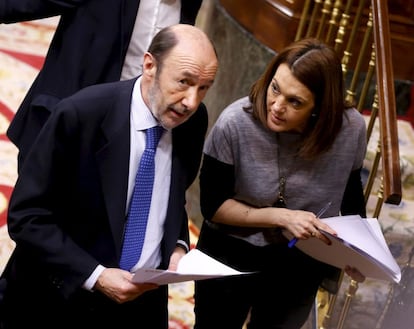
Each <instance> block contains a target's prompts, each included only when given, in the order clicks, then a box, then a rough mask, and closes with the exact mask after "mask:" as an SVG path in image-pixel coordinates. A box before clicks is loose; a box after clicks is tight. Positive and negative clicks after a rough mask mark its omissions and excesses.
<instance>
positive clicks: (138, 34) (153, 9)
mask: <svg viewBox="0 0 414 329" xmlns="http://www.w3.org/2000/svg"><path fill="white" fill-rule="evenodd" d="M180 16H181V0H141V1H140V3H139V8H138V13H137V17H136V19H135V25H134V30H133V32H132V36H131V41H130V42H129V47H128V51H127V54H126V57H125V62H124V65H123V68H122V73H121V80H127V79H131V78H134V77H137V76H138V75H140V74H141V72H142V59H143V56H144V53H145V52H146V51H147V50H148V47H149V45H150V43H151V40H152V38H153V37H154V36H155V34H157V32H158V31H160V30H161V29H163V28H164V27H167V26H170V25H174V24H178V23H179V22H180Z"/></svg>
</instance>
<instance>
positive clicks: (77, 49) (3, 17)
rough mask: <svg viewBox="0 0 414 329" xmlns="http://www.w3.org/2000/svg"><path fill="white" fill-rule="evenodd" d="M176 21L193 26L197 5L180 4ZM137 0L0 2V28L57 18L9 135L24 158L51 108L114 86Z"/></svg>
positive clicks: (192, 1)
mask: <svg viewBox="0 0 414 329" xmlns="http://www.w3.org/2000/svg"><path fill="white" fill-rule="evenodd" d="M181 2H182V6H181V7H182V9H181V22H182V23H189V24H194V22H195V19H196V16H197V13H198V10H199V8H200V6H201V2H202V0H182V1H181ZM139 3H140V1H139V0H2V1H0V23H14V22H18V21H26V20H33V19H38V18H45V17H50V16H56V15H61V19H60V22H59V25H58V27H57V30H56V33H55V35H54V37H53V40H52V42H51V45H50V48H49V51H48V54H47V56H46V59H45V63H44V66H43V68H42V70H41V71H40V73H39V75H38V76H37V78H36V79H35V81H34V83H33V85H32V86H31V88H30V90H29V92H28V94H27V96H26V97H25V99H24V101H23V102H22V104H21V106H20V107H19V109H18V111H17V113H16V115H15V117H14V119H13V121H12V123H11V125H10V127H9V129H8V131H7V135H8V137H9V138H10V140H11V141H12V142H13V143H14V144H15V145H16V146H17V147H18V148H19V158H20V160H23V159H24V157H25V156H26V154H27V152H28V150H29V148H30V146H31V145H32V142H33V140H34V138H35V137H36V136H37V134H38V133H39V130H40V128H41V127H42V126H43V124H44V122H45V120H46V118H47V117H48V116H49V114H50V111H51V109H52V108H53V106H54V105H55V104H56V103H57V102H58V101H59V100H60V99H62V98H64V97H67V96H70V95H72V94H73V93H74V92H76V91H78V90H80V89H81V88H84V87H86V86H89V85H93V84H97V83H103V82H111V81H117V80H119V79H120V76H121V70H122V65H123V62H124V58H125V54H126V51H127V48H128V45H129V40H130V38H131V34H132V30H133V27H134V23H135V18H136V14H137V11H138V6H139Z"/></svg>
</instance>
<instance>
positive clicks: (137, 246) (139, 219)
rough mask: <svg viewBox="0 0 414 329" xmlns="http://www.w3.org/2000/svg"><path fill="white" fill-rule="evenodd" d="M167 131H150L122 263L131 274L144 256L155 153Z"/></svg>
mask: <svg viewBox="0 0 414 329" xmlns="http://www.w3.org/2000/svg"><path fill="white" fill-rule="evenodd" d="M163 131H164V129H163V128H162V127H161V126H155V127H152V128H149V129H147V133H146V135H147V136H146V146H145V150H144V153H143V154H142V157H141V161H140V163H139V168H138V172H137V175H136V177H135V187H134V192H133V194H132V198H131V204H130V207H129V212H128V216H127V223H126V229H125V234H124V244H123V247H122V254H121V260H120V263H119V265H120V267H121V268H122V269H124V270H128V271H129V270H130V269H131V268H132V267H133V266H134V265H135V264H136V263H137V262H138V260H139V258H140V257H141V251H142V246H143V244H144V239H145V230H146V227H147V220H148V213H149V209H150V205H151V197H152V187H153V185H154V171H155V169H154V168H155V165H154V157H155V151H156V149H157V145H158V142H159V140H160V138H161V135H162V133H163Z"/></svg>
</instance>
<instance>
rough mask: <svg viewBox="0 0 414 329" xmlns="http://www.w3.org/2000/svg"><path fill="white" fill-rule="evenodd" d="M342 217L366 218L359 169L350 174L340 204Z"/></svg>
mask: <svg viewBox="0 0 414 329" xmlns="http://www.w3.org/2000/svg"><path fill="white" fill-rule="evenodd" d="M341 214H342V215H344V216H345V215H355V214H358V215H360V216H361V217H367V214H366V208H365V198H364V191H363V187H362V181H361V168H360V169H357V170H354V171H352V172H351V175H350V176H349V178H348V183H347V185H346V188H345V192H344V196H343V198H342V203H341Z"/></svg>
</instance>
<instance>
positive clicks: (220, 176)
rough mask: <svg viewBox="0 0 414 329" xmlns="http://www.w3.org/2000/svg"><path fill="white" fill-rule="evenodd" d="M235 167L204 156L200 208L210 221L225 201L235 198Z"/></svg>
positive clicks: (201, 172)
mask: <svg viewBox="0 0 414 329" xmlns="http://www.w3.org/2000/svg"><path fill="white" fill-rule="evenodd" d="M234 180H235V179H234V166H233V165H229V164H226V163H223V162H220V161H218V160H217V159H215V158H213V157H211V156H209V155H206V154H204V158H203V163H202V166H201V170H200V207H201V213H202V215H203V217H204V219H208V220H210V219H211V218H212V217H213V216H214V214H215V213H216V211H217V209H218V208H219V207H220V206H221V205H222V204H223V202H224V201H226V200H227V199H230V198H232V197H233V196H234Z"/></svg>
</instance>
